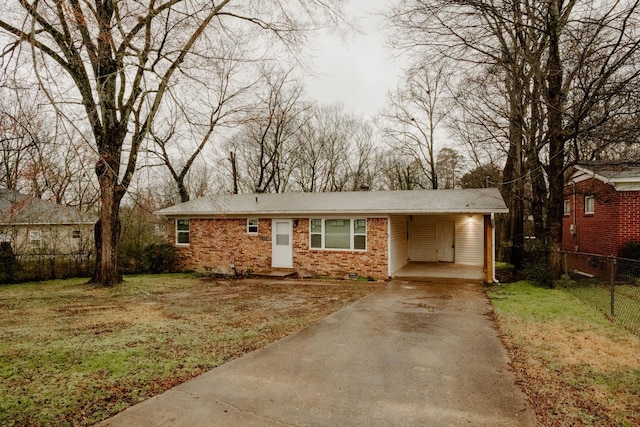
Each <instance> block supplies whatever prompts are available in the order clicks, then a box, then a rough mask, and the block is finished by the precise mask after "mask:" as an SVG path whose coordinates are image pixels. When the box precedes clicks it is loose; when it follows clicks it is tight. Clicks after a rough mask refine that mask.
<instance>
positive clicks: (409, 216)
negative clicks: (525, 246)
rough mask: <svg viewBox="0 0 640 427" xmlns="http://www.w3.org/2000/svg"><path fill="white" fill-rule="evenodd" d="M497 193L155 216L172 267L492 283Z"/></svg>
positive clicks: (219, 206)
mask: <svg viewBox="0 0 640 427" xmlns="http://www.w3.org/2000/svg"><path fill="white" fill-rule="evenodd" d="M505 212H507V208H506V206H505V204H504V201H503V199H502V197H501V196H500V193H499V192H498V190H497V189H495V188H492V189H467V190H419V191H371V192H369V191H359V192H338V193H284V194H240V195H216V196H212V197H204V198H200V199H196V200H192V201H189V202H186V203H182V204H179V205H175V206H172V207H169V208H166V209H162V210H160V211H158V212H156V213H157V214H158V215H160V216H163V217H165V218H167V219H169V221H168V224H169V226H168V239H169V242H171V243H172V244H174V245H175V246H176V248H177V249H178V251H179V267H180V268H183V269H193V270H199V271H213V272H220V273H225V274H228V273H230V272H231V271H232V270H233V268H235V269H237V270H242V271H247V270H252V271H257V270H263V269H274V268H275V269H284V270H290V271H295V272H297V273H299V274H300V275H303V276H313V275H318V276H332V277H344V276H346V275H349V274H356V275H360V276H371V277H374V278H377V279H381V278H387V277H392V276H394V274H395V273H396V272H397V271H398V270H400V269H401V268H402V267H403V266H405V265H406V264H407V263H409V262H449V263H458V264H465V265H472V266H477V268H478V270H480V271H483V272H484V274H483V277H484V278H485V280H486V281H492V280H493V278H494V252H495V251H494V247H495V244H494V231H493V214H494V213H505Z"/></svg>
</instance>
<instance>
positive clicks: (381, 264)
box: [167, 218, 388, 279]
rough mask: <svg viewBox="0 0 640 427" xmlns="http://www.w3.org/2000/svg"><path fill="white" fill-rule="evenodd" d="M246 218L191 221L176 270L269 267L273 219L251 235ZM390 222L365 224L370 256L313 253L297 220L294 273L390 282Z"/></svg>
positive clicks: (304, 221)
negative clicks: (388, 254)
mask: <svg viewBox="0 0 640 427" xmlns="http://www.w3.org/2000/svg"><path fill="white" fill-rule="evenodd" d="M246 228H247V219H246V218H216V219H194V218H192V219H191V220H190V244H189V245H188V246H181V245H178V246H176V248H177V250H178V253H179V256H178V262H177V267H178V268H180V269H189V270H196V271H213V272H219V273H225V274H229V273H231V272H232V270H231V265H232V264H234V265H235V266H236V268H238V269H239V270H243V271H246V270H247V269H251V270H253V271H257V270H261V269H268V268H271V219H270V218H260V219H259V221H258V234H257V235H249V234H247V229H246ZM167 235H168V239H169V243H171V244H175V221H169V222H168V230H167ZM387 264H388V258H387V219H386V218H369V219H367V250H366V251H333V250H318V249H310V248H309V219H308V218H298V219H297V226H295V227H294V229H293V270H294V271H296V272H298V273H299V274H301V275H303V276H312V275H321V276H332V277H343V276H346V275H347V274H349V273H356V274H359V275H362V276H372V277H375V278H377V279H383V278H386V277H387V275H388V270H387Z"/></svg>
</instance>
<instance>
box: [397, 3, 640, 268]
mask: <svg viewBox="0 0 640 427" xmlns="http://www.w3.org/2000/svg"><path fill="white" fill-rule="evenodd" d="M638 14H639V11H638V2H637V1H621V2H614V3H613V4H605V3H599V2H591V3H585V4H579V3H578V2H576V1H574V0H569V1H561V0H551V1H547V2H535V1H531V0H510V1H498V2H475V1H468V0H437V1H433V2H421V1H414V0H407V1H404V2H402V3H401V5H400V6H399V7H398V8H397V9H396V10H395V12H394V13H393V14H392V19H393V20H394V23H395V25H396V27H395V29H396V30H400V31H399V32H398V37H396V38H395V40H396V45H397V46H398V47H400V48H402V49H406V50H408V51H411V52H412V53H413V54H414V55H416V53H418V55H422V57H426V56H427V55H429V57H431V58H433V57H434V56H435V57H438V56H443V57H448V58H452V59H454V60H457V61H460V63H464V64H466V65H467V68H469V67H470V69H471V70H475V71H476V73H477V72H478V71H481V72H482V71H483V72H485V73H488V74H489V75H495V76H501V77H502V82H501V83H498V82H499V80H500V79H495V82H496V83H497V85H496V86H495V87H496V88H501V90H500V92H501V93H502V96H499V97H493V98H492V99H489V98H485V101H486V102H485V103H483V105H485V106H486V107H485V108H487V109H489V110H490V109H492V107H493V106H497V107H498V108H496V111H503V113H502V114H503V117H504V119H505V120H506V123H507V124H508V125H507V127H505V128H506V129H508V132H507V134H506V135H505V138H506V142H507V143H508V144H507V147H508V150H507V153H508V157H507V162H506V164H505V169H504V180H505V184H504V185H503V188H502V192H503V195H505V200H506V201H507V203H508V205H509V207H510V209H511V219H512V223H513V224H512V227H509V228H510V229H511V233H510V237H511V238H512V239H515V243H514V247H515V246H519V245H520V243H518V241H521V238H520V236H521V235H522V222H523V218H524V214H523V212H524V210H523V207H522V205H521V203H522V201H523V200H524V196H525V191H524V189H525V187H526V185H529V187H530V189H531V199H530V205H531V209H532V213H533V216H534V219H535V221H536V223H537V225H536V234H539V237H541V239H540V240H542V241H544V240H546V241H547V242H548V243H549V248H551V249H552V250H555V249H558V248H559V247H560V244H561V238H562V230H561V226H562V214H563V212H562V200H563V186H564V172H565V170H566V168H567V167H568V166H570V165H571V164H572V162H574V161H575V160H576V158H578V157H579V156H580V155H583V154H581V153H582V150H581V148H580V144H581V143H584V142H585V141H586V140H587V139H588V137H587V135H594V134H597V132H595V130H596V129H604V128H607V127H608V126H611V125H612V124H614V126H617V125H618V124H620V123H623V122H624V120H621V118H622V117H624V116H627V117H630V116H633V115H635V114H636V111H637V103H634V102H632V100H633V99H634V98H636V97H637V93H638V92H637V86H638V84H637V83H638V77H639V74H638V71H639V69H638V48H639V43H640V41H639V40H638V37H636V36H635V33H636V32H637V29H638V27H637V21H638ZM500 103H502V105H503V106H502V107H500V105H499V104H500ZM472 115H475V116H478V117H480V116H482V113H481V112H476V113H473V114H472ZM623 135H630V132H623ZM585 137H586V138H585ZM624 139H625V140H627V141H628V139H627V138H624ZM611 142H612V141H611V140H609V141H606V140H603V141H598V142H595V141H593V140H591V141H590V143H591V144H594V143H595V144H596V145H597V147H599V148H598V149H597V150H606V147H607V145H608V144H610V143H611ZM570 144H573V145H574V148H573V150H569V151H568V150H567V148H568V147H569V146H570ZM592 147H593V145H592ZM525 182H527V183H528V184H526V185H525ZM558 261H559V260H558V259H557V258H555V259H551V263H552V267H553V268H554V270H558V268H557V267H558V266H559V263H558Z"/></svg>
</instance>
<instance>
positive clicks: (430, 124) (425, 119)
mask: <svg viewBox="0 0 640 427" xmlns="http://www.w3.org/2000/svg"><path fill="white" fill-rule="evenodd" d="M448 73H449V70H448V68H447V66H446V62H444V61H442V62H440V63H439V64H438V65H436V66H435V67H432V66H427V65H421V66H419V67H417V68H415V69H411V70H410V71H408V73H407V77H406V82H405V84H404V87H402V88H400V89H398V90H397V91H396V93H394V94H392V95H390V97H389V105H390V106H389V109H388V111H386V112H384V113H383V114H382V115H381V117H380V121H379V126H380V129H381V130H382V132H383V134H384V135H385V136H386V138H387V141H388V143H389V145H390V146H391V147H392V148H393V149H395V150H397V151H399V152H401V153H402V154H403V155H404V156H408V157H411V158H412V159H413V160H414V162H415V164H416V165H417V166H419V167H420V169H421V171H422V173H423V174H424V176H426V177H427V179H428V180H429V182H430V184H431V185H430V186H431V188H434V189H436V188H438V179H437V175H436V156H435V153H436V151H435V150H436V135H437V129H438V127H439V126H440V125H441V124H442V123H443V121H444V119H445V118H446V117H447V115H448V114H449V113H450V111H451V103H450V101H449V91H448V88H447V79H448V77H449V74H448Z"/></svg>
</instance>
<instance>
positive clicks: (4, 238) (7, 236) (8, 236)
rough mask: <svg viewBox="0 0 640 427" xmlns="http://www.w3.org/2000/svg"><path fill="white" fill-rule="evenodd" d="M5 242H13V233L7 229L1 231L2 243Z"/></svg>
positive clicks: (0, 238) (0, 240) (0, 241)
mask: <svg viewBox="0 0 640 427" xmlns="http://www.w3.org/2000/svg"><path fill="white" fill-rule="evenodd" d="M3 242H9V243H11V234H9V232H7V231H0V243H3Z"/></svg>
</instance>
